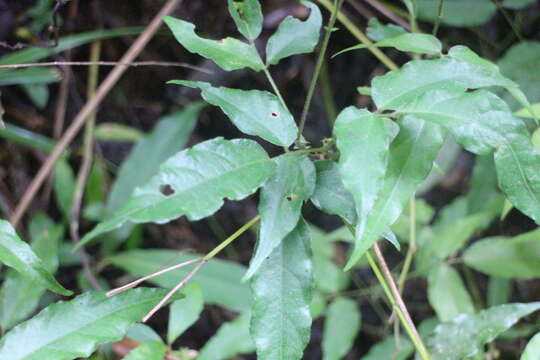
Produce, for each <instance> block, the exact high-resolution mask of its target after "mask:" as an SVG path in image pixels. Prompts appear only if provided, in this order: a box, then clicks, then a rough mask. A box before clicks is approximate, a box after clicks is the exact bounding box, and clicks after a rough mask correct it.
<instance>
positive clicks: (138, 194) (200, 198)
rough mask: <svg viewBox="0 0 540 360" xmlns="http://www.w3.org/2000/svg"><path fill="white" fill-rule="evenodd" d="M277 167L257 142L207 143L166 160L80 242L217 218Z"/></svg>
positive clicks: (220, 140) (220, 139) (221, 139)
mask: <svg viewBox="0 0 540 360" xmlns="http://www.w3.org/2000/svg"><path fill="white" fill-rule="evenodd" d="M274 168H275V164H274V163H273V162H272V160H270V158H269V157H268V154H267V153H266V152H265V151H264V150H263V148H262V147H261V146H260V145H259V144H257V143H256V142H255V141H252V140H247V139H238V140H231V141H229V140H224V139H223V138H216V139H213V140H208V141H205V142H203V143H200V144H198V145H196V146H194V147H193V148H191V149H188V150H184V151H181V152H179V153H178V154H176V155H174V156H173V157H171V158H169V159H168V160H167V161H165V162H164V163H163V164H162V165H161V167H160V169H159V172H158V174H157V175H155V176H154V177H152V179H150V181H149V182H148V183H146V184H145V185H144V186H141V187H139V188H137V189H135V192H134V193H133V194H132V195H131V197H130V198H129V200H128V201H127V203H126V204H124V206H122V207H121V208H120V209H119V210H118V211H117V212H115V213H114V214H113V215H112V216H111V217H110V218H109V219H107V220H106V221H104V222H102V223H100V224H99V225H98V226H97V227H96V228H94V230H92V231H91V232H90V233H88V234H87V235H86V236H85V237H84V238H83V239H82V241H81V244H84V243H86V242H88V241H90V240H91V239H93V238H94V237H96V236H98V235H100V234H102V233H104V232H107V231H111V230H114V229H116V228H118V227H120V226H121V225H122V224H124V223H126V222H133V223H144V222H156V223H165V222H168V221H171V220H173V219H176V218H178V217H180V216H183V215H185V216H187V217H188V219H190V220H199V219H202V218H204V217H206V216H209V215H211V214H213V213H214V212H215V211H217V210H218V209H219V208H220V207H221V205H222V204H223V199H224V198H227V199H230V200H240V199H243V198H245V197H246V196H248V195H250V194H251V193H253V192H254V191H255V190H257V188H258V187H259V186H261V185H262V184H263V183H264V182H265V181H266V179H267V178H268V177H270V175H272V173H273V171H274Z"/></svg>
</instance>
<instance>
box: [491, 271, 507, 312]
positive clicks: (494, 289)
mask: <svg viewBox="0 0 540 360" xmlns="http://www.w3.org/2000/svg"><path fill="white" fill-rule="evenodd" d="M511 297H512V281H511V280H509V279H503V278H500V277H495V276H490V277H489V280H488V284H487V295H486V298H487V299H486V300H487V304H488V306H495V305H501V304H506V303H507V302H510V298H511Z"/></svg>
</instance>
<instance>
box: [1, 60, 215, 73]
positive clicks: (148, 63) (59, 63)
mask: <svg viewBox="0 0 540 360" xmlns="http://www.w3.org/2000/svg"><path fill="white" fill-rule="evenodd" d="M92 65H99V66H128V67H138V66H167V67H184V68H187V69H192V70H197V71H200V72H204V73H206V74H209V75H212V74H214V72H213V71H211V70H208V69H204V68H202V67H199V66H195V65H191V64H188V63H183V62H174V61H137V62H131V63H129V62H124V63H122V62H118V61H49V62H37V63H28V64H8V65H0V69H20V68H27V67H43V66H92Z"/></svg>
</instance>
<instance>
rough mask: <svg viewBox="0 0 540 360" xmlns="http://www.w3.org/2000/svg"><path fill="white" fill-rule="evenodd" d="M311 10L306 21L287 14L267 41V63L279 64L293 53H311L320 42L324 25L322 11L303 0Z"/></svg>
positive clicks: (303, 3)
mask: <svg viewBox="0 0 540 360" xmlns="http://www.w3.org/2000/svg"><path fill="white" fill-rule="evenodd" d="M301 3H302V5H304V6H307V7H308V8H309V9H310V10H311V11H310V14H309V17H308V18H307V19H306V20H305V21H301V20H298V19H295V18H293V17H292V16H287V17H286V18H285V20H283V21H282V22H281V24H279V27H278V29H277V30H276V32H275V33H274V34H273V35H272V36H271V37H270V39H268V42H267V43H266V63H267V64H270V65H275V64H277V63H278V62H279V61H280V60H281V59H284V58H286V57H289V56H291V55H297V54H304V53H310V52H312V51H313V50H314V49H315V46H317V43H318V42H319V35H320V31H321V26H322V15H321V11H320V10H319V8H318V7H317V5H315V4H314V3H312V2H311V1H305V0H302V1H301Z"/></svg>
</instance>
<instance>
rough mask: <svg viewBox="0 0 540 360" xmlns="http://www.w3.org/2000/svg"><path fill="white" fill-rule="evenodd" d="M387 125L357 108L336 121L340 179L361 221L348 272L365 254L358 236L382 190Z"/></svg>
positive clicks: (335, 132) (387, 138)
mask: <svg viewBox="0 0 540 360" xmlns="http://www.w3.org/2000/svg"><path fill="white" fill-rule="evenodd" d="M386 126H387V125H386V124H385V122H384V121H383V119H381V118H378V117H376V116H374V115H373V114H371V113H370V112H369V111H366V110H361V109H357V108H354V107H348V108H346V109H345V110H343V111H342V112H341V113H340V114H339V116H338V117H337V119H336V123H335V126H334V134H335V135H336V137H337V147H338V149H339V151H340V153H341V157H340V160H339V166H340V172H341V177H342V180H343V184H344V185H345V188H346V189H347V190H348V191H349V192H350V193H351V194H352V196H353V198H354V201H355V204H356V213H357V218H358V222H357V224H356V234H357V236H356V242H355V250H354V251H353V254H352V255H351V258H350V259H349V262H348V264H347V265H346V266H345V269H350V268H351V267H352V266H353V265H354V264H355V263H356V262H357V261H358V260H359V259H360V257H361V255H362V251H361V250H360V248H361V244H360V243H359V242H358V241H359V239H360V237H359V236H358V235H362V234H363V233H364V232H365V228H366V221H367V216H368V215H369V213H370V212H371V211H372V209H373V207H374V205H375V201H376V200H377V196H378V194H379V190H380V189H381V188H382V184H383V181H384V175H385V174H386V168H387V164H388V152H389V147H390V141H391V136H390V134H389V131H388V129H387V128H386Z"/></svg>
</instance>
